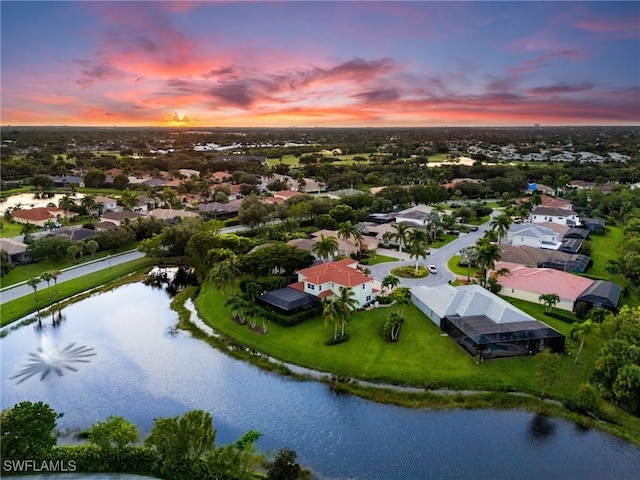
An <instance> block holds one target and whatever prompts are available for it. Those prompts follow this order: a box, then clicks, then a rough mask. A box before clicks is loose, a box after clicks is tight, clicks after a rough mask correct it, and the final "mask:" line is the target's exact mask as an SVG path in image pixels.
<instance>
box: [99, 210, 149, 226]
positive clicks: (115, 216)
mask: <svg viewBox="0 0 640 480" xmlns="http://www.w3.org/2000/svg"><path fill="white" fill-rule="evenodd" d="M141 217H142V215H140V214H139V213H137V212H127V211H122V212H107V213H105V214H103V215H102V216H101V217H100V221H101V222H111V223H114V224H115V225H117V226H119V225H121V224H122V222H124V221H125V220H129V221H131V222H133V221H134V220H135V219H137V218H141Z"/></svg>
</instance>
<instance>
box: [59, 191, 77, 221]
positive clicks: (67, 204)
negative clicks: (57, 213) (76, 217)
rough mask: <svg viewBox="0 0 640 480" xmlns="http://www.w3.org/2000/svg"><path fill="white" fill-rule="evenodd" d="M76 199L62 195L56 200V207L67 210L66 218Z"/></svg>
mask: <svg viewBox="0 0 640 480" xmlns="http://www.w3.org/2000/svg"><path fill="white" fill-rule="evenodd" d="M75 204H76V199H75V198H72V197H70V196H69V195H64V196H63V197H62V198H61V199H60V201H59V202H58V207H59V208H62V209H64V210H65V211H66V212H67V218H69V210H70V209H71V207H73V206H75Z"/></svg>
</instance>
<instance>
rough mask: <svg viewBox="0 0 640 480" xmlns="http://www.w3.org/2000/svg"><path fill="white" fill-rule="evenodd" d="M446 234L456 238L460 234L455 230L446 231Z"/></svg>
mask: <svg viewBox="0 0 640 480" xmlns="http://www.w3.org/2000/svg"><path fill="white" fill-rule="evenodd" d="M447 234H448V235H453V236H455V237H457V236H458V235H460V232H459V231H457V230H447Z"/></svg>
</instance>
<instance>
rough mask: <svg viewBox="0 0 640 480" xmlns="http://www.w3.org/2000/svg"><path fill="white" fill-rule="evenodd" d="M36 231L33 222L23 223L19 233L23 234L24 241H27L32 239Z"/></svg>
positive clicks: (36, 228) (36, 227)
mask: <svg viewBox="0 0 640 480" xmlns="http://www.w3.org/2000/svg"><path fill="white" fill-rule="evenodd" d="M37 231H38V226H37V225H36V224H34V223H25V224H24V225H22V228H20V235H24V243H29V242H30V241H31V240H32V237H31V236H32V235H33V234H34V233H36V232H37Z"/></svg>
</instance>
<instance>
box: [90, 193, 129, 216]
mask: <svg viewBox="0 0 640 480" xmlns="http://www.w3.org/2000/svg"><path fill="white" fill-rule="evenodd" d="M93 200H94V201H95V202H96V203H97V204H98V211H99V213H100V215H102V214H103V213H105V212H108V211H111V212H122V211H123V210H124V208H123V207H122V206H121V205H118V201H117V200H116V199H115V198H111V197H105V196H103V195H96V196H95V198H94V199H93Z"/></svg>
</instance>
